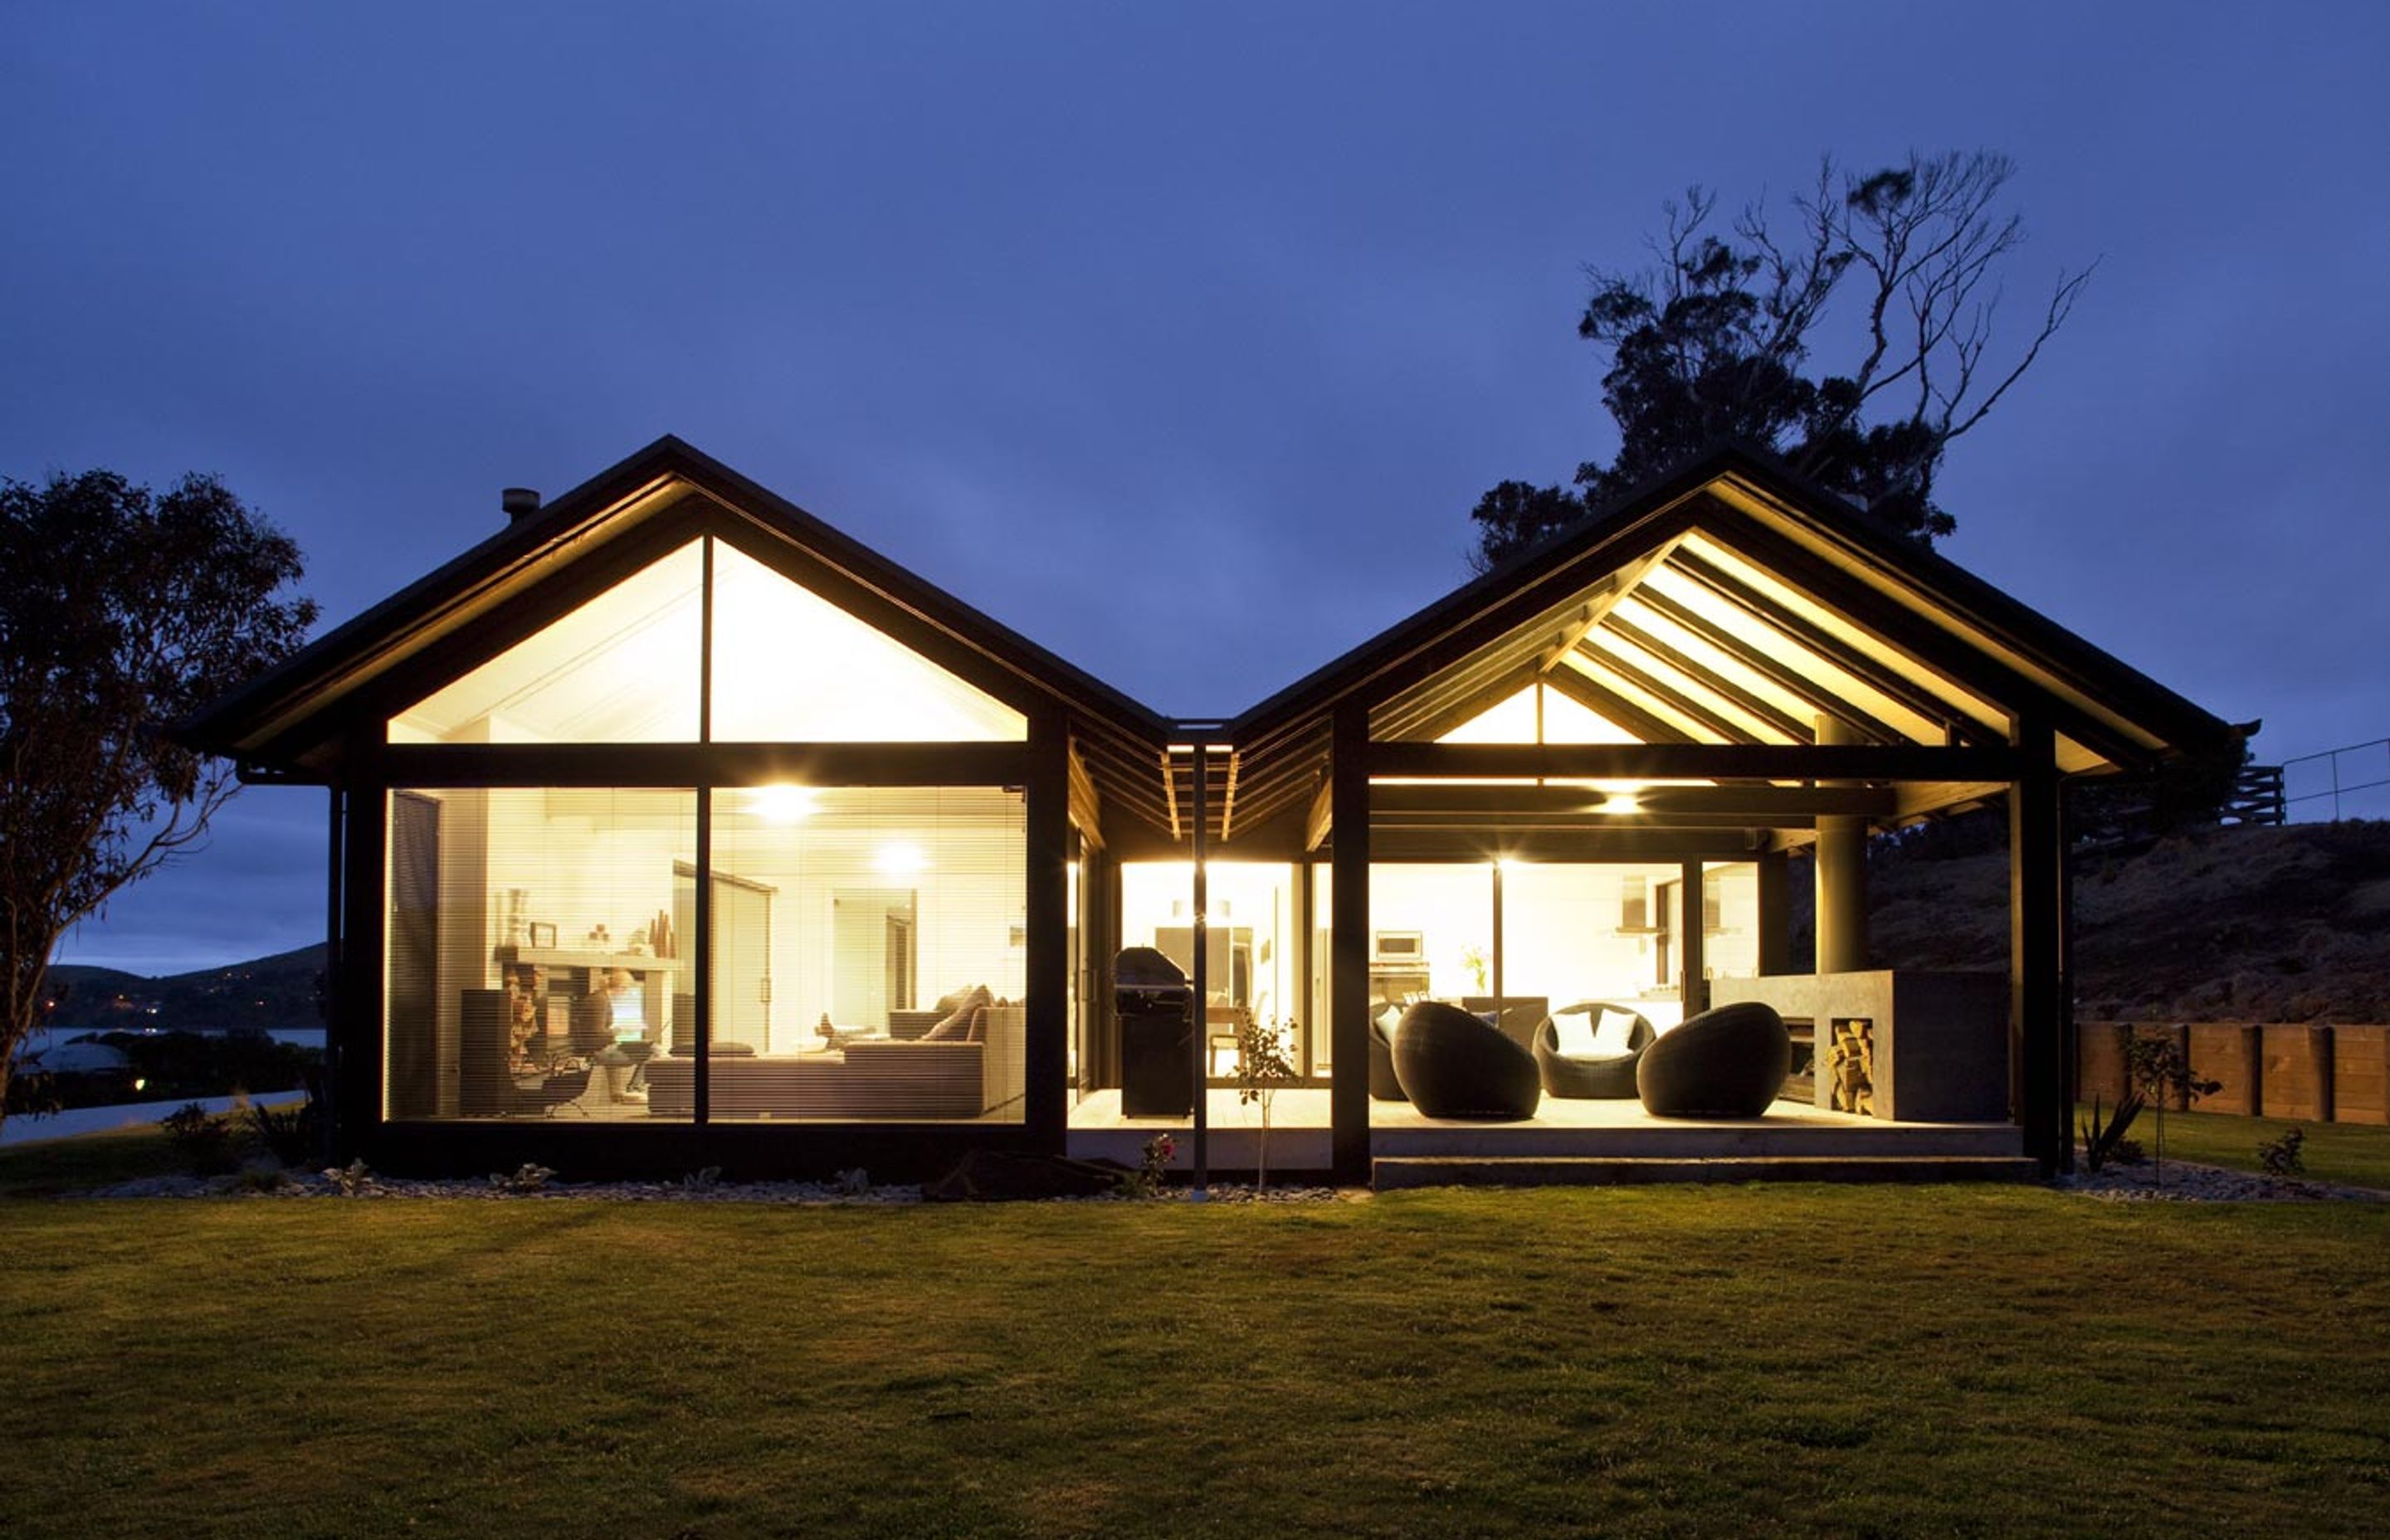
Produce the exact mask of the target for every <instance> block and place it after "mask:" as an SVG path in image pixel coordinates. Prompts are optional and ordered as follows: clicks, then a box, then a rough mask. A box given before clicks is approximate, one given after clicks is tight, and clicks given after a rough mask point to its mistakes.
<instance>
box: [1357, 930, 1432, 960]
mask: <svg viewBox="0 0 2390 1540" xmlns="http://www.w3.org/2000/svg"><path fill="white" fill-rule="evenodd" d="M1426 959H1427V943H1426V941H1425V939H1424V938H1423V937H1422V936H1421V935H1420V932H1419V931H1417V930H1380V931H1378V932H1377V933H1376V934H1375V936H1374V937H1373V938H1372V940H1371V944H1370V947H1369V960H1370V961H1371V962H1375V963H1418V962H1424V961H1425V960H1426Z"/></svg>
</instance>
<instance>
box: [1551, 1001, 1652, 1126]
mask: <svg viewBox="0 0 2390 1540" xmlns="http://www.w3.org/2000/svg"><path fill="white" fill-rule="evenodd" d="M1605 1010H1620V1011H1625V1012H1626V1014H1627V1015H1629V1016H1632V1017H1633V1018H1635V1025H1634V1026H1633V1027H1631V1028H1629V1029H1628V1031H1627V1033H1626V1051H1625V1053H1622V1054H1608V1055H1590V1054H1587V1055H1576V1056H1572V1055H1569V1054H1564V1053H1562V1052H1561V1029H1560V1022H1559V1021H1558V1020H1555V1019H1554V1018H1557V1017H1561V1016H1599V1015H1600V1013H1601V1012H1603V1011H1605ZM1657 1035H1658V1033H1654V1032H1653V1031H1652V1030H1651V1021H1650V1020H1647V1019H1646V1018H1645V1016H1644V1015H1643V1013H1642V1012H1641V1011H1639V1010H1627V1009H1626V1007H1625V1006H1613V1005H1605V1004H1604V1003H1602V1002H1601V1001H1600V1000H1587V1001H1586V1002H1585V1003H1584V1004H1582V1005H1574V1006H1563V1007H1561V1008H1560V1009H1558V1010H1556V1011H1554V1012H1552V1014H1551V1015H1550V1016H1547V1017H1545V1018H1544V1023H1543V1025H1542V1026H1539V1027H1537V1028H1536V1043H1535V1055H1536V1072H1537V1073H1539V1074H1541V1075H1542V1076H1543V1077H1544V1094H1545V1095H1546V1096H1548V1097H1565V1098H1567V1099H1568V1100H1571V1101H1628V1100H1631V1099H1633V1097H1634V1096H1635V1066H1636V1065H1637V1064H1638V1063H1639V1062H1640V1061H1641V1060H1642V1058H1643V1050H1644V1049H1646V1048H1648V1047H1650V1046H1651V1040H1652V1038H1654V1037H1655V1036H1657Z"/></svg>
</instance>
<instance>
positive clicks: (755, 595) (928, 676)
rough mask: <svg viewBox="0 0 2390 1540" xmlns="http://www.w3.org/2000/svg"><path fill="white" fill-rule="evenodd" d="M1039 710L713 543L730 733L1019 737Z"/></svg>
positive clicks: (723, 726) (769, 737) (906, 738)
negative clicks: (973, 682)
mask: <svg viewBox="0 0 2390 1540" xmlns="http://www.w3.org/2000/svg"><path fill="white" fill-rule="evenodd" d="M1028 736H1029V719H1028V718H1026V717H1024V716H1022V714H1021V713H1020V712H1016V711H1014V710H1013V709H1012V708H1011V707H1009V706H1007V705H1006V704H1005V703H1004V702H1002V701H1001V700H998V699H996V698H995V697H993V696H991V695H989V694H987V693H986V692H985V691H983V690H980V689H977V688H974V687H971V686H970V685H968V684H965V683H964V682H963V681H962V680H960V679H958V678H957V677H956V676H955V675H954V674H951V673H949V672H948V671H946V670H945V669H943V668H941V667H939V666H938V665H937V664H935V663H933V662H931V661H929V660H928V659H926V658H924V657H922V656H921V655H920V654H919V653H918V652H915V651H913V650H912V649H911V648H906V647H904V646H902V645H900V644H899V643H897V642H895V641H893V640H892V639H890V638H889V637H888V636H886V635H882V634H881V633H880V632H879V631H876V630H874V629H872V628H871V627H870V626H867V625H866V624H864V623H863V622H861V621H858V620H856V619H855V618H854V616H852V615H850V614H848V613H847V612H846V611H845V610H841V609H839V608H838V607H837V606H835V605H833V604H830V603H829V602H828V601H826V600H824V599H822V598H820V597H817V596H816V595H814V594H812V593H810V592H808V591H807V590H805V589H804V588H802V587H800V586H798V585H797V584H794V583H792V582H790V580H789V579H788V578H786V577H784V576H782V575H781V574H780V573H778V572H777V571H773V570H772V569H771V568H769V567H766V566H765V565H764V564H763V563H762V562H760V561H757V560H756V559H755V558H752V557H751V556H748V555H747V554H746V553H744V552H742V551H740V550H739V549H738V548H737V547H735V546H732V545H724V544H722V543H721V542H718V541H717V542H716V543H715V544H714V547H713V737H714V740H715V741H716V742H721V743H765V742H777V741H781V740H806V741H813V742H842V743H936V742H946V743H964V742H976V743H991V742H993V743H1019V742H1022V741H1024V740H1026V739H1027V738H1028Z"/></svg>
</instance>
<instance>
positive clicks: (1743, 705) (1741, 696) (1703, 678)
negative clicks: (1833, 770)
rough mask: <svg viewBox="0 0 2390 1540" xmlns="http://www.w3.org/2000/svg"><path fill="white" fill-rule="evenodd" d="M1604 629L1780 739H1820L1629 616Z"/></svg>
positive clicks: (1814, 731) (1617, 617) (1804, 724)
mask: <svg viewBox="0 0 2390 1540" xmlns="http://www.w3.org/2000/svg"><path fill="white" fill-rule="evenodd" d="M1602 628H1603V630H1604V631H1605V632H1606V633H1607V634H1608V635H1613V636H1615V637H1617V638H1618V639H1619V640H1620V641H1622V642H1625V643H1626V644H1627V645H1628V646H1630V647H1632V648H1635V649H1636V650H1637V651H1638V652H1641V653H1643V654H1644V655H1646V656H1647V657H1649V658H1651V660H1652V661H1654V662H1658V663H1662V664H1664V665H1666V666H1667V667H1668V668H1669V669H1670V670H1671V671H1672V672H1674V673H1675V674H1677V675H1679V676H1680V677H1682V678H1684V679H1687V680H1690V681H1692V682H1694V683H1696V684H1698V685H1699V686H1700V687H1702V688H1703V689H1705V690H1708V691H1709V692H1710V693H1711V694H1713V695H1715V696H1716V697H1717V698H1718V699H1721V700H1723V701H1725V702H1726V703H1727V704H1728V705H1729V706H1732V707H1733V708H1734V709H1735V710H1736V711H1739V712H1742V714H1743V715H1745V716H1748V717H1751V718H1752V719H1754V721H1758V722H1762V723H1765V724H1767V726H1768V727H1769V729H1770V730H1772V731H1774V732H1775V733H1776V734H1777V735H1778V736H1780V737H1782V738H1791V739H1792V741H1793V742H1795V743H1810V742H1814V741H1815V740H1816V738H1817V736H1818V730H1817V728H1816V726H1815V725H1813V724H1810V723H1807V722H1803V721H1801V720H1800V719H1798V718H1797V717H1794V716H1793V715H1792V714H1791V713H1790V712H1786V711H1785V710H1783V708H1781V707H1780V706H1778V705H1777V704H1776V703H1775V702H1774V701H1771V700H1766V699H1761V698H1760V697H1759V696H1757V695H1755V694H1754V693H1753V692H1752V691H1750V690H1748V689H1745V688H1744V687H1741V685H1738V684H1736V683H1735V682H1734V681H1733V680H1731V679H1728V678H1727V677H1726V676H1725V675H1724V674H1720V673H1718V672H1717V670H1715V669H1714V668H1705V667H1703V665H1702V664H1701V663H1700V662H1698V661H1695V660H1694V659H1692V658H1690V657H1688V656H1686V654H1684V653H1683V652H1681V651H1679V650H1678V649H1677V648H1673V647H1671V646H1669V645H1668V644H1667V643H1666V642H1664V641H1662V640H1661V639H1660V638H1659V637H1657V636H1655V635H1651V633H1650V632H1648V631H1646V630H1644V629H1643V628H1642V627H1641V626H1639V625H1637V624H1635V623H1634V622H1631V621H1629V620H1627V618H1626V617H1625V616H1624V615H1620V614H1616V613H1613V614H1612V615H1611V617H1610V619H1609V620H1608V621H1607V622H1603V627H1602Z"/></svg>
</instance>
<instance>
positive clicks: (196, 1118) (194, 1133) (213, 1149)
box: [158, 1101, 237, 1176]
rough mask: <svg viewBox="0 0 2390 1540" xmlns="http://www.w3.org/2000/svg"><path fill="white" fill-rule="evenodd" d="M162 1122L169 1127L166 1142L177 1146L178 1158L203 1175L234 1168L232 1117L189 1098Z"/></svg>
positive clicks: (175, 1150)
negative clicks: (188, 1100)
mask: <svg viewBox="0 0 2390 1540" xmlns="http://www.w3.org/2000/svg"><path fill="white" fill-rule="evenodd" d="M158 1122H159V1126H160V1127H161V1128H163V1129H165V1130H166V1138H167V1142H168V1143H170V1144H172V1145H173V1148H174V1155H175V1158H176V1159H178V1160H180V1161H182V1162H183V1163H184V1164H185V1165H186V1166H188V1167H190V1169H191V1170H192V1172H193V1173H195V1174H198V1175H200V1176H221V1175H223V1174H225V1173H226V1172H228V1171H230V1170H232V1168H233V1163H234V1157H235V1155H236V1153H237V1151H236V1149H235V1148H234V1145H233V1137H232V1120H231V1119H230V1118H227V1117H225V1116H224V1115H223V1114H221V1113H218V1112H211V1111H209V1110H207V1109H206V1108H204V1107H202V1106H200V1105H199V1103H198V1102H196V1101H193V1102H186V1103H185V1104H184V1105H182V1106H181V1107H178V1108H176V1109H175V1110H173V1111H172V1112H169V1113H167V1114H166V1115H165V1116H164V1117H163V1118H161V1119H159V1120H158Z"/></svg>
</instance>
